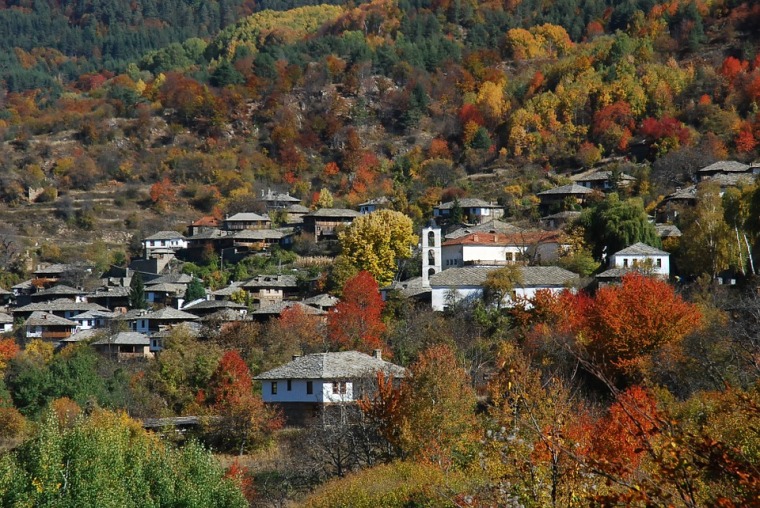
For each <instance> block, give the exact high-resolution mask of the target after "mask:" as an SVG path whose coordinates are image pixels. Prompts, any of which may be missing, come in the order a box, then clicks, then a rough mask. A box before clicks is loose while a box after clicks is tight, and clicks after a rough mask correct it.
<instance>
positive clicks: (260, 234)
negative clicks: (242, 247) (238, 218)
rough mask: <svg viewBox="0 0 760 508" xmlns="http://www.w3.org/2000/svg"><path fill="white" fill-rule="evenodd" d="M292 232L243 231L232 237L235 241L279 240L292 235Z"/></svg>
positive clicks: (271, 230)
mask: <svg viewBox="0 0 760 508" xmlns="http://www.w3.org/2000/svg"><path fill="white" fill-rule="evenodd" d="M292 234H293V230H283V229H244V230H242V231H238V232H237V233H235V234H234V235H233V237H234V238H235V240H280V239H282V238H285V237H286V236H288V235H292Z"/></svg>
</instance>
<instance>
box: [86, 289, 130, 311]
mask: <svg viewBox="0 0 760 508" xmlns="http://www.w3.org/2000/svg"><path fill="white" fill-rule="evenodd" d="M87 301H88V302H90V303H97V304H98V305H102V306H103V307H107V308H109V309H111V310H114V309H116V308H117V307H129V286H128V285H127V286H102V287H99V288H98V289H96V290H95V291H93V292H92V293H90V294H88V295H87Z"/></svg>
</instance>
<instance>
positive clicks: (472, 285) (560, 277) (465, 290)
mask: <svg viewBox="0 0 760 508" xmlns="http://www.w3.org/2000/svg"><path fill="white" fill-rule="evenodd" d="M497 269H498V267H493V266H464V267H459V268H451V269H449V270H443V271H442V272H439V273H436V274H434V275H431V276H430V289H431V305H432V308H433V310H437V311H442V310H445V309H446V308H447V307H448V306H450V305H451V304H453V303H456V302H460V301H465V302H473V301H475V300H478V299H481V298H483V288H484V285H485V282H486V279H487V277H488V274H489V273H490V272H492V271H494V270H497ZM520 274H521V276H522V283H521V284H518V285H516V286H515V288H514V290H513V291H512V294H511V295H509V296H508V297H507V301H505V302H504V304H505V305H509V303H510V301H514V300H515V299H518V298H520V299H522V298H532V297H533V296H534V295H535V294H536V292H537V291H539V290H542V289H543V290H548V291H551V292H553V293H556V292H559V291H562V290H564V289H569V288H571V287H572V286H574V285H576V284H578V283H579V282H580V277H579V276H578V274H577V273H573V272H570V271H568V270H565V269H564V268H560V267H558V266H521V267H520Z"/></svg>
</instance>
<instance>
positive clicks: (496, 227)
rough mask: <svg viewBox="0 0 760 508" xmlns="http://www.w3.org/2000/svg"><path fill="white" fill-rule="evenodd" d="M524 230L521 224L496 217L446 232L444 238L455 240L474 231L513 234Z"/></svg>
mask: <svg viewBox="0 0 760 508" xmlns="http://www.w3.org/2000/svg"><path fill="white" fill-rule="evenodd" d="M522 231H524V229H523V228H521V227H519V226H515V225H514V224H510V223H509V222H504V221H501V220H498V219H494V220H489V221H486V222H481V223H480V224H475V225H472V226H464V227H459V228H456V229H454V230H452V231H449V232H448V233H446V236H444V238H445V239H446V240H454V239H456V238H461V237H463V236H467V235H469V234H472V233H501V234H504V235H511V234H513V233H520V232H522Z"/></svg>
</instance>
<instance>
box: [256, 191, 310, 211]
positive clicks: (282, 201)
mask: <svg viewBox="0 0 760 508" xmlns="http://www.w3.org/2000/svg"><path fill="white" fill-rule="evenodd" d="M257 201H259V202H261V203H263V204H264V207H265V208H266V210H267V211H270V210H282V209H284V208H287V207H289V206H290V205H297V204H300V203H301V200H300V199H298V198H297V197H294V196H291V195H290V193H289V192H285V193H283V192H276V191H273V190H272V189H267V190H266V192H265V191H264V189H261V196H260V197H259V199H258V200H257Z"/></svg>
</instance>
